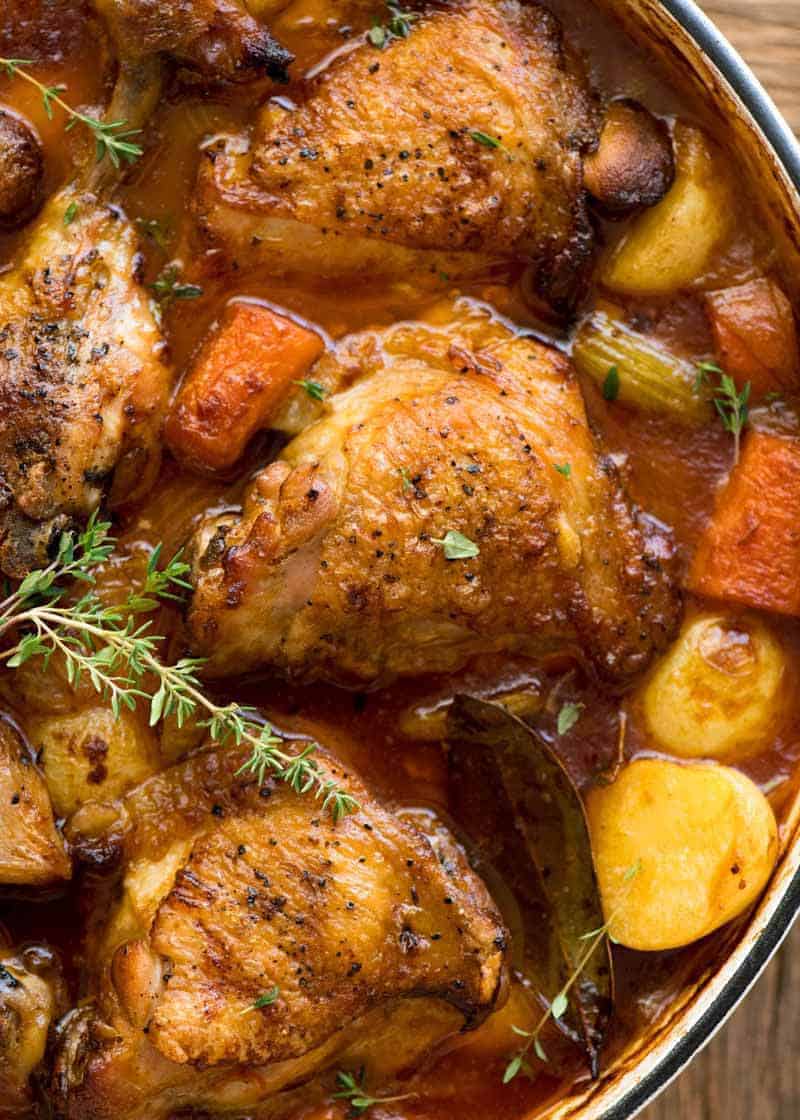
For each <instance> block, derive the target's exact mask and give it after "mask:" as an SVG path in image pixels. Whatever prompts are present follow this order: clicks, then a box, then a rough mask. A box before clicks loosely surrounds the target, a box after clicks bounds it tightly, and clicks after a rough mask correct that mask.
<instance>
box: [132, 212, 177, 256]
mask: <svg viewBox="0 0 800 1120" xmlns="http://www.w3.org/2000/svg"><path fill="white" fill-rule="evenodd" d="M136 225H137V226H138V227H139V229H140V230H141V231H142V233H145V234H147V236H148V237H149V238H150V240H151V241H154V242H155V243H156V245H158V247H159V249H162V250H164V251H165V252H166V250H167V247H168V245H169V242H170V240H171V238H172V228H171V226H170V224H169V222H162V221H159V219H158V218H137V219H136Z"/></svg>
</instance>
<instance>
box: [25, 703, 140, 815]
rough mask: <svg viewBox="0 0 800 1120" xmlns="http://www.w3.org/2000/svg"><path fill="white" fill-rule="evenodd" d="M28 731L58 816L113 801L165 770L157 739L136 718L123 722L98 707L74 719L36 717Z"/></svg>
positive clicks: (124, 716) (124, 717) (127, 715)
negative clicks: (161, 765) (85, 804)
mask: <svg viewBox="0 0 800 1120" xmlns="http://www.w3.org/2000/svg"><path fill="white" fill-rule="evenodd" d="M26 730H27V733H28V737H29V738H30V740H31V742H32V743H33V744H34V746H35V747H36V749H37V751H38V752H39V758H40V763H41V767H42V770H43V771H44V777H45V781H46V783H47V788H48V790H49V792H50V798H51V800H52V802H53V807H54V809H55V811H56V814H57V815H58V816H64V817H67V816H69V815H70V814H71V813H74V812H75V810H76V809H77V808H78V807H79V806H80V805H82V804H83V803H84V802H86V801H94V800H103V801H110V800H113V799H114V798H115V797H118V796H119V795H120V794H121V793H124V792H125V790H128V789H130V788H131V786H134V785H137V784H138V783H139V782H141V781H144V779H145V778H149V777H150V775H151V774H154V773H155V772H156V771H157V770H158V769H159V768H160V758H159V752H158V747H157V744H156V741H155V736H154V735H153V733H152V731H151V730H150V729H149V728H148V726H147V721H146V718H145V717H144V716H142V715H139V714H138V713H136V712H129V711H127V710H123V711H122V712H120V714H119V716H118V717H117V716H115V715H114V713H113V712H112V711H111V709H110V708H108V707H105V706H103V705H102V704H97V705H96V706H93V707H86V708H81V709H80V710H78V711H77V712H75V713H74V714H72V715H54V716H43V715H32V716H31V717H29V718H28V720H27V721H26Z"/></svg>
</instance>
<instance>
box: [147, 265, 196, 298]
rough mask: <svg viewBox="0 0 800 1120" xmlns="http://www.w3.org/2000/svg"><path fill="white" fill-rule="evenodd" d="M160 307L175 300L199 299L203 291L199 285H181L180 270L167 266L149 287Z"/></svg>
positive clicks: (176, 267)
mask: <svg viewBox="0 0 800 1120" xmlns="http://www.w3.org/2000/svg"><path fill="white" fill-rule="evenodd" d="M150 288H151V290H152V291H153V292H154V293H155V295H156V296H157V298H158V302H159V303H160V304H161V306H162V307H166V306H168V305H169V304H170V303H172V301H173V300H176V299H199V298H200V296H201V295H202V294H203V289H202V288H201V287H200V285H199V284H182V283H181V282H180V269H179V268H178V266H177V265H175V264H170V265H167V267H166V268H165V269H164V271H163V272H162V273H161V274H160V276H159V277H158V278H157V279H156V280H155V281H154V282H153V283H152V284H151V285H150Z"/></svg>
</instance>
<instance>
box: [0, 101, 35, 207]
mask: <svg viewBox="0 0 800 1120" xmlns="http://www.w3.org/2000/svg"><path fill="white" fill-rule="evenodd" d="M43 175H44V157H43V154H42V145H41V142H40V140H39V137H38V136H37V135H36V132H35V130H34V129H33V127H32V125H30V124H29V123H28V122H27V121H26V120H25V119H24V118H23V117H20V116H17V114H16V113H12V112H10V111H9V110H8V109H0V226H4V227H6V228H8V227H13V226H18V225H22V223H23V222H26V221H27V220H28V218H30V217H32V215H33V213H34V211H35V210H36V208H37V206H38V204H39V200H40V198H41V190H42V176H43Z"/></svg>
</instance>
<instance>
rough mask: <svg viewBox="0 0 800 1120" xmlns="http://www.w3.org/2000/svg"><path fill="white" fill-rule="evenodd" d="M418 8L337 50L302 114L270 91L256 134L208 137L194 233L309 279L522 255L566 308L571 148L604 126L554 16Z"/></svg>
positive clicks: (578, 212)
mask: <svg viewBox="0 0 800 1120" xmlns="http://www.w3.org/2000/svg"><path fill="white" fill-rule="evenodd" d="M420 12H421V14H420V18H419V19H418V20H417V21H415V22H414V24H413V29H412V31H411V33H410V34H409V36H408V37H407V38H405V39H403V38H396V39H391V40H390V41H389V42H388V43H387V45H386V46H385V48H384V49H383V50H381V51H378V50H376V49H375V47H374V46H372V45H371V44H370V43H369V42H368V41H366V40H362V41H360V42H359V43H358V44H357V45H356V46H355V47H354V49H352V50H350V51H347V52H345V53H344V54H342V55H340V57H339V58H337V59H336V60H335V61H333V62H332V63H331V64H330V65H328V67H327V68H326V69H324V70H323V71H322V72H321V73H320V74H319V75H318V76H317V77H316V78H314V79H313V80H311V81H310V82H309V83H307V95H306V96H305V97H304V99H303V101H302V103H301V104H300V105H299V107H297V108H296V109H295V110H294V111H291V112H287V111H286V110H285V109H284V108H281V107H279V106H278V105H276V104H274V103H270V104H268V105H267V106H266V107H265V108H264V110H263V111H262V114H261V117H260V119H259V120H258V122H257V125H256V128H255V134H254V136H253V138H252V143H251V144H250V145H248V144H247V143H246V141H244V140H242V139H241V138H234V139H228V140H227V141H226V140H224V139H223V140H220V142H219V143H218V144H217V145H216V146H214V145H212V146H211V147H210V148H209V149H208V150H207V151H206V153H205V155H206V157H207V158H206V160H205V163H204V165H203V167H202V168H201V173H200V182H199V186H198V197H197V200H196V217H197V221H198V224H199V227H200V230H201V232H202V234H203V235H204V236H205V239H206V240H207V241H208V242H210V243H211V244H212V245H214V246H218V247H221V248H222V249H223V250H225V251H226V252H227V254H228V255H230V256H233V257H235V259H236V261H237V263H238V264H239V265H245V264H248V263H258V264H262V265H264V264H266V265H267V266H268V267H270V268H271V269H273V270H275V271H290V272H299V273H309V274H311V275H327V276H338V275H342V274H353V273H357V274H361V275H369V277H370V278H373V277H375V276H376V275H383V276H395V275H396V276H403V275H404V274H406V273H407V272H408V271H409V270H433V271H434V272H437V271H445V272H447V273H448V274H449V275H456V274H463V273H475V272H480V271H482V270H483V269H485V268H487V267H488V266H491V265H492V264H495V263H497V262H502V261H506V262H507V261H509V260H515V259H520V258H521V259H524V260H525V261H532V262H533V265H534V268H535V277H536V279H535V285H536V287H537V289H538V290H539V292H540V293H541V294H542V295H543V297H544V298H545V299H546V300H547V301H548V302H549V303H550V304H551V305H553V306H556V307H558V308H564V307H568V306H570V305H571V304H572V302H573V301H574V299H575V297H576V295H577V294H578V293H579V291H580V287H581V284H580V279H581V277H582V275H583V271H584V267H585V266H586V265H587V264H588V260H589V255H590V250H591V240H592V237H591V227H590V225H589V224H588V221H587V218H586V214H585V209H584V202H583V191H582V186H581V151H582V150H584V149H585V148H587V147H589V146H591V145H592V144H593V143H594V141H595V139H596V124H595V118H594V112H593V108H592V105H591V101H590V98H589V95H588V92H587V89H586V87H585V85H584V83H583V80H582V78H581V77H580V76H579V75H578V74H577V73H576V71H575V68H574V66H573V65H572V63H571V60H570V59H569V58H568V56H567V54H566V53H565V50H564V47H563V44H562V41H561V36H560V30H559V27H558V24H557V23H556V21H555V19H554V18H553V17H552V16H551V15H550V14H549V13H548V12H545V11H544V10H543V9H541V8H539V7H537V6H535V5H533V4H523V3H518V2H516V0H480V2H478V0H454V2H453V3H450V4H448V5H445V6H441V5H429V6H427V7H426V6H424V5H423V6H422V8H421V9H420ZM498 140H502V143H501V144H500V146H494V147H493V146H492V145H493V144H495V145H496V143H497V141H498Z"/></svg>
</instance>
